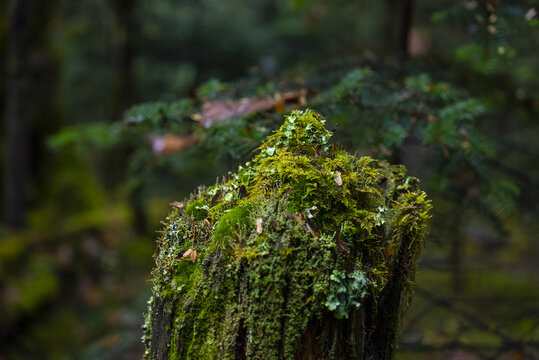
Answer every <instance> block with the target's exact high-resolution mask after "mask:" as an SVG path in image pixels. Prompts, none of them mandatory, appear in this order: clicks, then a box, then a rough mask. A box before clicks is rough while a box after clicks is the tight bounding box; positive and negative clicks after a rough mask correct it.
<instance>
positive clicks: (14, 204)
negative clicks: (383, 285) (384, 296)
mask: <svg viewBox="0 0 539 360" xmlns="http://www.w3.org/2000/svg"><path fill="white" fill-rule="evenodd" d="M538 9H539V2H538V1H537V0H528V1H495V0H477V1H442V0H436V1H435V0H429V1H427V0H415V1H413V0H403V1H397V0H384V1H359V0H358V1H345V0H333V1H329V0H286V1H285V0H281V1H275V0H257V1H240V0H229V1H221V0H203V1H172V0H152V1H149V0H132V1H129V0H109V1H106V0H78V1H68V0H47V1H45V0H34V1H30V0H10V1H6V2H3V4H2V6H1V7H0V12H1V14H0V15H1V17H0V19H1V20H0V21H1V22H0V49H1V52H2V54H4V55H3V56H2V57H1V58H0V61H1V62H2V63H1V64H0V65H1V66H0V71H1V72H0V80H1V81H0V91H1V93H2V98H1V99H2V102H1V104H0V106H1V114H2V123H3V126H2V130H1V131H2V139H1V145H2V163H1V165H2V170H1V171H2V189H3V192H2V224H1V226H0V359H1V360H4V359H32V358H40V359H94V358H99V359H109V358H110V359H135V358H137V359H138V358H141V356H142V352H143V346H142V343H141V342H140V336H141V329H140V326H141V324H142V313H143V312H144V311H145V307H146V301H147V299H148V298H149V293H150V291H149V290H150V286H151V283H150V282H149V279H150V271H151V268H152V264H153V260H152V254H153V253H154V249H155V239H156V238H157V237H158V236H159V234H158V231H159V229H160V220H161V219H163V218H164V217H165V216H166V214H167V212H168V209H169V207H170V205H169V204H170V203H173V204H174V201H181V200H182V199H183V198H185V197H186V196H188V195H189V193H190V192H192V191H193V190H195V189H196V187H197V186H198V185H201V184H206V185H211V184H212V183H213V182H214V181H215V179H216V178H218V177H221V176H223V175H226V174H227V172H228V171H234V170H235V169H237V167H238V165H241V164H243V163H244V162H245V161H247V160H248V159H249V157H250V156H252V154H253V151H254V150H255V149H256V147H257V144H259V143H260V141H261V139H263V138H264V137H265V136H266V135H268V134H270V133H271V132H272V131H273V130H275V129H276V128H277V127H278V126H279V125H280V123H281V122H282V116H283V113H285V112H288V111H289V110H290V109H293V108H303V107H306V106H308V107H311V108H313V109H315V110H316V111H319V112H321V113H322V114H323V115H324V116H325V117H326V118H328V128H334V127H335V126H336V127H335V129H336V130H335V137H336V139H337V141H338V142H339V143H340V144H341V145H342V146H343V147H346V148H347V149H348V150H350V151H352V152H356V153H358V154H361V155H372V156H375V157H379V158H386V159H388V160H390V161H391V162H392V163H404V164H405V165H406V166H407V167H408V168H409V173H410V174H411V175H414V176H417V177H419V178H420V179H421V181H422V187H423V188H425V189H426V191H427V193H428V194H429V195H430V197H431V198H432V199H433V205H434V214H433V219H432V221H431V224H430V230H429V235H428V237H427V240H426V246H425V250H424V255H423V259H422V261H421V264H420V270H419V272H418V275H417V292H416V296H415V299H414V301H413V303H412V305H411V308H410V310H409V312H408V314H407V315H406V316H405V318H404V324H403V327H402V329H401V332H402V336H401V340H400V347H399V351H398V354H397V358H399V359H420V358H425V359H433V358H440V359H441V358H443V359H533V358H537V357H538V356H539V350H538V348H539V307H538V306H537V304H539V290H538V287H537V284H538V283H539V276H538V274H539V272H538V270H539V263H538V262H537V260H536V259H537V256H538V255H539V241H538V240H539V239H538V235H537V234H538V233H539V208H538V205H537V204H538V203H539V171H538V169H537V165H536V164H537V156H538V155H539V141H537V139H538V138H539V123H538V112H539V108H538V99H539V97H538V95H539V77H538V76H537V69H538V66H539V56H538V49H539V47H538V39H539V31H538V29H539V26H538V25H539V20H538V16H537V11H538ZM239 99H243V100H239ZM388 251H390V249H389V250H388Z"/></svg>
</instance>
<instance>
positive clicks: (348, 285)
mask: <svg viewBox="0 0 539 360" xmlns="http://www.w3.org/2000/svg"><path fill="white" fill-rule="evenodd" d="M330 280H331V283H330V292H329V295H328V298H327V300H326V306H327V308H328V309H329V310H331V311H333V312H334V315H335V317H336V318H337V319H342V318H345V319H348V314H349V312H350V310H351V309H353V308H358V307H360V306H361V300H362V299H363V298H364V297H365V296H366V295H367V291H368V285H369V283H370V281H369V279H368V278H367V276H366V274H365V273H364V272H363V271H361V270H354V271H353V272H352V273H351V274H345V273H344V271H339V270H333V273H332V274H331V276H330Z"/></svg>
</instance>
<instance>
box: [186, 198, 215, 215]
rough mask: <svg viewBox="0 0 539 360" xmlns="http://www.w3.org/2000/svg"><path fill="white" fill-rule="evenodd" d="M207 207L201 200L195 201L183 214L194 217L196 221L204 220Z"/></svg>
mask: <svg viewBox="0 0 539 360" xmlns="http://www.w3.org/2000/svg"><path fill="white" fill-rule="evenodd" d="M208 210H209V206H208V205H207V204H206V203H204V201H202V200H196V201H193V202H191V203H189V204H188V205H187V207H186V208H185V214H186V215H189V216H192V217H194V218H195V219H196V220H202V219H205V218H206V217H207V216H208Z"/></svg>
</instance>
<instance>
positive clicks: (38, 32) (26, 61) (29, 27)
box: [2, 0, 60, 228]
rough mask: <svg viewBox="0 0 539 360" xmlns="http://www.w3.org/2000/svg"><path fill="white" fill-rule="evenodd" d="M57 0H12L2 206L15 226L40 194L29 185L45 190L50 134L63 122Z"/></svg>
mask: <svg viewBox="0 0 539 360" xmlns="http://www.w3.org/2000/svg"><path fill="white" fill-rule="evenodd" d="M55 4H56V1H51V0H34V1H28V0H12V1H10V3H9V8H8V11H7V23H8V31H7V48H6V60H5V61H6V85H5V88H4V92H5V98H4V99H5V104H4V106H5V107H4V129H3V130H4V133H3V135H4V163H3V203H2V210H3V219H4V222H5V224H6V226H8V227H10V228H20V227H22V226H24V225H25V212H26V207H27V206H28V204H29V202H30V201H31V200H36V199H35V197H34V199H31V198H30V196H29V195H28V189H29V188H30V187H32V186H34V187H36V189H38V191H39V188H40V184H39V180H40V179H43V178H44V177H45V174H46V173H47V170H48V169H47V168H46V166H44V165H45V163H46V160H45V157H46V156H47V154H46V149H45V144H44V139H45V137H46V136H44V135H47V134H51V133H52V132H54V131H56V130H57V129H58V124H59V122H60V117H59V116H58V114H57V111H56V110H57V109H56V107H55V106H54V104H55V93H56V91H55V85H56V81H55V80H56V66H55V61H54V59H53V57H52V55H51V53H50V50H49V42H48V25H49V22H50V19H51V18H52V16H51V15H52V13H53V10H54V8H55ZM32 179H35V181H31V180H32ZM34 182H35V183H34Z"/></svg>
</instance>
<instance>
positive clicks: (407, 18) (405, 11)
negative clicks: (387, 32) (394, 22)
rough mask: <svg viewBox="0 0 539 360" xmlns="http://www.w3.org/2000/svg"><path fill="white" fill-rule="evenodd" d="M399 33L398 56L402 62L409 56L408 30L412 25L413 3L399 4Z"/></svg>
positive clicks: (404, 2)
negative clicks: (400, 7)
mask: <svg viewBox="0 0 539 360" xmlns="http://www.w3.org/2000/svg"><path fill="white" fill-rule="evenodd" d="M401 6H402V9H401V10H400V11H401V16H402V18H401V31H400V39H399V47H400V49H399V50H400V55H401V58H402V59H403V60H406V59H407V58H408V56H409V51H408V45H409V43H410V30H411V28H412V24H413V12H414V1H413V0H404V1H402V2H401Z"/></svg>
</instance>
